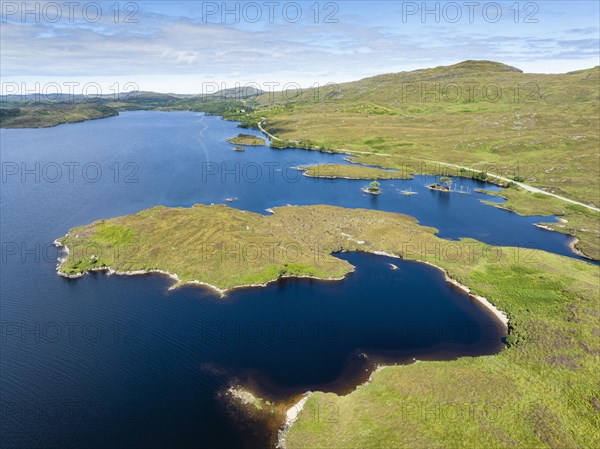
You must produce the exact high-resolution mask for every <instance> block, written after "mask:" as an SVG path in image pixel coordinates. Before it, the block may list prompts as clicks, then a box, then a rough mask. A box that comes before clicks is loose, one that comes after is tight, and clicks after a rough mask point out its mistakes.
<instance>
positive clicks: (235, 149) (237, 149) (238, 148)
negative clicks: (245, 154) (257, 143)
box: [233, 145, 246, 151]
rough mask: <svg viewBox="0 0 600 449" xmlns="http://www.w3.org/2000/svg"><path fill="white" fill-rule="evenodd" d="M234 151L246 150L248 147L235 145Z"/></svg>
mask: <svg viewBox="0 0 600 449" xmlns="http://www.w3.org/2000/svg"><path fill="white" fill-rule="evenodd" d="M233 151H246V149H245V148H244V147H240V146H237V145H236V146H235V147H233Z"/></svg>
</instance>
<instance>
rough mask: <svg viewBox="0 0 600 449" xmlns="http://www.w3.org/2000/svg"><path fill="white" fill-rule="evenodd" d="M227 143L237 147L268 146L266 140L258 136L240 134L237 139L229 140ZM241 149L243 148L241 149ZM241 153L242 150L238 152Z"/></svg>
mask: <svg viewBox="0 0 600 449" xmlns="http://www.w3.org/2000/svg"><path fill="white" fill-rule="evenodd" d="M227 142H229V143H233V144H235V145H246V146H251V147H252V146H254V147H259V146H262V145H266V142H265V139H263V138H261V137H257V136H252V135H250V134H238V135H237V137H232V138H230V139H227ZM239 148H241V147H239ZM237 151H241V150H237Z"/></svg>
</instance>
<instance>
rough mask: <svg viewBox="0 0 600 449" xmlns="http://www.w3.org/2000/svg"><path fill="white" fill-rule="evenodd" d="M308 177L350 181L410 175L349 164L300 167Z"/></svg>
mask: <svg viewBox="0 0 600 449" xmlns="http://www.w3.org/2000/svg"><path fill="white" fill-rule="evenodd" d="M299 168H300V170H304V171H305V174H306V176H310V177H313V178H348V179H407V178H410V176H409V175H406V174H403V173H399V172H396V171H388V170H382V169H380V168H373V167H365V166H362V165H348V164H319V165H310V166H307V167H299Z"/></svg>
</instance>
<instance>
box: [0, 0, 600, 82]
mask: <svg viewBox="0 0 600 449" xmlns="http://www.w3.org/2000/svg"><path fill="white" fill-rule="evenodd" d="M0 3H1V5H2V23H1V25H0V37H1V48H0V75H1V76H2V87H3V92H4V93H6V89H5V85H6V83H18V84H19V85H21V86H23V84H21V83H25V84H24V85H25V86H26V87H27V89H34V88H35V83H36V82H39V83H41V85H42V86H43V85H47V84H48V83H56V84H58V85H59V86H62V89H64V88H65V87H64V86H65V83H77V84H74V86H75V87H73V89H74V90H80V89H81V88H80V87H79V86H82V85H84V83H88V84H90V83H97V84H98V85H100V86H101V87H102V89H103V93H108V92H109V91H110V90H111V86H112V89H113V90H114V89H118V90H128V89H126V88H125V89H124V88H123V87H125V86H126V85H127V83H132V84H131V85H135V86H137V87H138V88H139V89H141V90H154V91H161V92H176V93H199V92H202V91H204V92H207V91H210V90H212V89H214V88H215V86H219V87H234V86H235V85H236V83H239V84H241V85H246V84H248V83H256V84H257V85H258V86H260V87H263V88H264V87H265V86H269V85H270V86H274V88H277V86H281V87H283V86H284V85H285V84H288V83H297V84H299V85H301V86H310V85H315V84H319V85H324V84H326V83H328V82H342V81H350V80H356V79H360V78H363V77H366V76H372V75H376V74H381V73H388V72H399V71H403V70H414V69H419V68H426V67H433V66H438V65H447V64H453V63H456V62H460V61H462V60H465V59H488V60H494V61H499V62H503V63H506V64H509V65H513V66H516V67H519V68H521V69H523V70H524V71H526V72H543V73H561V72H567V71H571V70H577V69H582V68H589V67H593V66H596V65H599V64H600V61H599V58H600V56H599V54H600V48H599V45H600V43H599V42H600V31H599V28H598V24H599V21H600V16H599V2H597V1H581V2H573V1H538V2H526V1H524V2H518V1H514V0H513V1H509V2H502V1H500V2H487V1H480V2H471V6H469V2H468V1H457V2H421V1H419V2H404V1H383V2H377V1H364V2H363V1H338V2H327V1H321V2H317V1H309V2H286V1H277V2H269V1H265V2H262V1H256V2H227V3H224V2H200V1H182V2H159V1H149V2H146V1H142V2H115V1H114V0H111V1H109V2H95V3H94V2H86V1H82V2H76V3H78V4H77V5H76V6H72V7H69V6H68V5H67V3H63V2H27V4H26V7H25V9H24V8H23V2H20V1H18V2H12V1H5V0H2V1H1V2H0ZM115 3H116V4H118V5H119V10H118V12H117V10H116V9H115V8H114V6H113V5H114V4H115ZM97 5H99V6H100V8H99V9H98V7H97ZM497 5H500V6H501V8H498V7H497ZM57 6H58V7H59V9H57ZM69 8H72V9H69ZM424 10H427V11H428V13H427V14H423V13H424ZM25 13H27V14H25ZM288 85H289V84H288ZM13 86H14V85H13ZM11 89H13V87H11ZM23 90H24V89H23Z"/></svg>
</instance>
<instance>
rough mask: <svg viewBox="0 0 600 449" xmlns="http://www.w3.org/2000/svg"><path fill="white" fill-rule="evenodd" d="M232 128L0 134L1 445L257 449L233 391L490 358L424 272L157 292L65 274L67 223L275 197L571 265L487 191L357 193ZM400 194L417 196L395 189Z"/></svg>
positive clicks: (146, 280)
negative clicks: (403, 221)
mask: <svg viewBox="0 0 600 449" xmlns="http://www.w3.org/2000/svg"><path fill="white" fill-rule="evenodd" d="M238 132H240V130H239V129H238V128H237V127H236V124H235V123H232V122H226V121H223V120H221V119H220V118H218V117H207V116H203V115H202V114H197V113H161V112H129V113H125V114H122V115H121V116H119V117H115V118H109V119H104V120H98V121H90V122H85V123H80V124H74V125H63V126H59V127H55V128H49V129H26V130H4V129H3V130H1V131H0V138H1V141H0V143H1V159H2V169H3V172H2V184H1V187H2V191H1V197H0V200H1V201H0V203H1V214H2V224H1V229H0V230H1V240H2V264H1V268H2V270H1V273H0V277H1V287H0V289H1V290H0V293H1V296H0V297H1V302H0V314H1V317H0V326H1V328H0V358H1V364H0V370H1V371H0V400H1V406H2V408H1V415H2V416H1V417H0V418H1V420H0V426H1V428H0V446H2V447H32V448H34V447H61V448H68V447H109V446H120V447H166V446H176V447H202V446H204V447H264V446H265V444H266V442H267V441H269V439H270V438H271V437H272V434H271V433H270V430H269V429H267V428H264V427H261V426H255V427H254V428H251V429H248V428H241V427H240V426H239V425H238V424H237V423H236V421H235V420H233V419H231V416H230V414H229V413H228V412H227V407H225V406H224V403H225V400H224V397H223V392H224V391H225V390H226V389H227V388H228V387H229V386H230V385H231V384H232V383H233V384H236V383H240V384H242V385H253V386H254V387H255V388H257V389H260V390H261V393H263V394H264V395H265V396H267V397H270V398H273V399H282V398H288V397H291V396H292V395H295V394H298V393H301V392H303V391H306V390H310V389H313V390H314V389H323V390H328V391H340V392H343V391H348V389H351V388H353V387H354V385H356V383H358V382H362V381H363V380H364V379H365V376H366V375H368V373H369V371H370V370H371V368H372V366H373V364H375V363H377V362H379V361H385V362H390V361H398V362H407V361H410V360H412V359H413V358H417V359H426V358H432V359H446V358H452V357H457V356H461V355H479V354H491V353H494V352H497V351H498V350H499V349H500V348H501V347H502V337H503V332H502V326H501V325H500V323H498V322H497V320H496V319H495V318H494V317H493V316H491V315H490V314H489V313H488V312H487V311H486V310H485V309H483V308H482V307H481V306H480V305H479V304H477V303H475V302H473V301H471V300H470V299H469V298H468V297H467V295H465V294H464V293H463V292H461V291H458V290H456V289H455V288H453V287H452V286H450V285H449V284H447V283H446V282H445V281H444V279H443V275H442V274H441V272H439V271H438V270H436V269H434V268H432V267H429V266H425V265H422V264H417V263H413V262H405V261H398V260H392V259H388V258H385V257H377V256H373V255H366V254H340V255H338V256H339V257H342V258H345V259H346V260H348V261H350V262H351V263H352V264H353V265H355V266H356V272H355V273H353V274H351V275H350V276H348V278H347V279H346V280H344V281H341V282H331V283H329V282H317V281H309V280H286V281H284V282H279V283H275V284H272V285H269V286H268V287H267V288H263V289H247V290H240V291H236V292H233V293H231V294H229V295H228V296H227V297H226V298H224V299H220V298H218V297H216V296H215V295H214V294H213V293H211V292H210V291H207V290H204V289H201V288H192V287H186V288H182V289H179V290H176V291H168V286H169V285H170V281H168V280H167V279H165V278H162V277H160V276H143V277H116V276H105V275H103V274H94V275H89V276H85V277H84V278H81V279H78V280H67V279H63V278H60V277H58V276H57V275H56V272H55V266H56V255H57V254H56V250H55V249H54V247H52V245H51V242H52V241H53V240H54V239H55V238H57V237H60V236H62V235H64V234H65V233H66V232H67V231H68V229H70V228H72V227H74V226H78V225H82V224H86V223H89V222H91V221H93V220H96V219H100V218H108V217H114V216H119V215H124V214H129V213H134V212H137V211H139V210H141V209H144V208H147V207H151V206H155V205H159V204H162V205H166V206H190V205H192V204H195V203H213V202H214V203H222V202H224V200H225V199H226V198H235V199H236V200H235V201H234V202H232V203H231V206H232V207H239V208H243V209H248V210H252V211H256V212H260V213H267V212H266V209H267V208H271V207H275V206H282V205H286V204H332V205H340V206H346V207H363V208H372V209H379V210H386V211H393V212H402V213H407V214H409V215H413V216H415V217H416V218H417V219H418V220H419V221H420V222H421V223H422V224H425V225H430V226H435V227H436V228H438V229H439V230H440V235H441V236H443V237H446V238H449V239H456V238H460V237H473V238H477V239H479V240H482V241H485V242H488V243H495V244H501V245H518V246H523V247H538V248H543V249H545V250H547V251H552V252H556V253H559V254H564V255H569V256H572V257H576V256H574V255H573V254H571V252H570V251H569V249H568V247H567V244H568V241H569V240H568V238H567V237H565V236H563V235H561V234H558V233H552V232H547V231H543V230H540V229H538V228H536V227H534V226H533V225H532V224H533V223H535V222H538V221H549V219H548V218H539V217H526V218H524V217H520V216H518V215H516V214H512V213H509V212H507V211H503V210H499V209H496V208H493V207H490V206H486V205H483V204H482V203H481V202H480V200H481V199H491V198H490V197H489V196H486V195H483V194H478V193H472V194H470V195H465V194H450V195H440V194H438V193H436V192H430V191H429V190H427V189H426V185H427V184H428V183H430V182H431V181H432V179H433V178H429V177H421V176H417V177H415V179H413V180H409V181H384V182H382V189H383V190H384V194H383V195H381V196H379V197H373V196H370V195H365V194H363V193H362V192H361V191H360V188H361V187H363V186H364V184H365V182H364V181H362V182H361V181H350V180H337V181H326V180H320V179H312V178H307V177H305V176H302V175H301V173H300V172H298V170H296V168H295V167H297V166H298V165H309V164H314V163H333V162H343V158H344V156H341V155H332V154H322V153H316V152H309V151H303V150H271V149H269V148H267V147H248V149H247V151H245V152H243V153H238V152H234V151H232V145H230V144H228V143H226V142H225V140H226V139H227V138H229V137H232V136H234V135H236V134H237V133H238ZM244 132H246V131H244ZM251 133H253V134H257V135H258V133H255V132H254V131H251ZM457 183H458V184H459V185H462V186H463V187H464V188H465V189H467V188H469V189H471V190H472V189H474V188H476V187H483V186H485V185H483V184H478V183H475V182H474V181H470V180H464V181H463V180H457ZM486 187H488V188H489V186H486ZM408 188H411V189H412V190H414V191H418V192H419V195H416V196H413V197H406V196H403V195H401V194H400V193H399V191H400V190H404V189H408ZM496 201H498V200H497V199H496ZM390 263H393V264H395V265H397V266H398V267H399V269H398V270H392V269H391V268H390V265H389V264H390Z"/></svg>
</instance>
